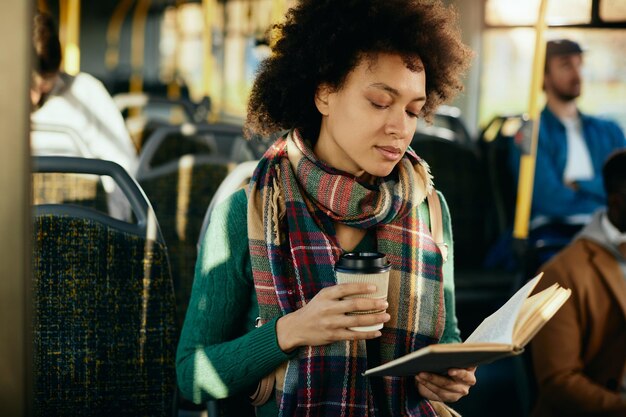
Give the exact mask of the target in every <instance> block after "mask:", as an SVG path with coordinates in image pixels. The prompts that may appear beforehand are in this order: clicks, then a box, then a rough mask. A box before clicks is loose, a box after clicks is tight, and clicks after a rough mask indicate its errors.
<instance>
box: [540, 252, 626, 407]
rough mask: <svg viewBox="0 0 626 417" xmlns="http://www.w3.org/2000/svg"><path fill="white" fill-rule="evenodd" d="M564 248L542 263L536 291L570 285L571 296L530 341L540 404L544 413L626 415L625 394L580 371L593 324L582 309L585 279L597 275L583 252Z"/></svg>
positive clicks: (587, 291)
mask: <svg viewBox="0 0 626 417" xmlns="http://www.w3.org/2000/svg"><path fill="white" fill-rule="evenodd" d="M568 249H569V250H568V251H566V252H565V253H562V254H561V255H562V256H558V257H557V258H556V259H555V260H554V261H553V262H551V263H549V264H548V265H547V266H546V267H545V269H544V276H543V278H542V279H541V281H540V283H539V285H538V288H537V290H536V291H538V290H541V289H543V288H546V287H548V286H550V285H552V284H553V283H555V282H558V283H559V284H560V285H561V286H563V287H565V288H571V289H572V296H571V297H570V299H569V300H568V301H567V302H566V303H565V304H564V305H563V307H562V308H561V309H560V310H559V312H558V313H557V314H556V315H555V316H554V317H553V318H552V320H550V321H549V322H548V323H547V324H546V325H545V327H544V328H543V329H542V330H541V331H540V332H539V333H538V334H537V336H535V338H534V339H533V341H532V343H531V349H532V356H533V366H534V371H535V377H536V379H537V383H538V386H539V404H540V405H539V406H540V407H545V408H546V409H545V410H543V411H544V412H545V411H547V409H550V411H549V412H547V413H545V415H550V414H553V415H555V416H556V415H565V414H578V413H579V414H594V413H598V412H604V414H603V415H609V414H607V412H609V411H614V412H616V414H615V415H616V416H617V415H624V411H625V410H626V403H625V401H624V399H623V398H621V397H620V395H619V394H618V393H616V392H614V391H610V390H608V389H606V388H605V387H603V386H601V385H599V384H597V383H595V382H594V381H592V380H591V379H589V378H588V377H587V376H586V375H585V374H584V373H583V369H584V363H583V349H584V347H583V340H584V338H585V329H588V327H587V326H590V325H593V323H590V317H589V314H588V312H587V311H585V309H586V307H585V305H586V304H585V297H587V296H589V288H588V287H589V282H593V281H594V280H593V279H589V278H590V277H589V275H588V274H591V275H596V272H595V271H593V269H591V268H590V267H589V266H588V265H584V256H585V254H584V251H580V250H578V251H576V250H571V249H573V248H571V247H570V248H568ZM581 257H582V258H583V259H581ZM584 274H587V276H586V277H585V278H586V279H580V278H581V276H580V275H583V277H584ZM577 278H578V279H577ZM592 278H593V277H592ZM596 284H597V281H596ZM618 410H621V411H618ZM541 415H544V414H543V413H541Z"/></svg>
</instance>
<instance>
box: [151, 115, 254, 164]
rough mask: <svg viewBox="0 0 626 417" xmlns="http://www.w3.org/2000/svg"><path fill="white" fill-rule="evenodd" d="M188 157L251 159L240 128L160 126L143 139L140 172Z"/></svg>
mask: <svg viewBox="0 0 626 417" xmlns="http://www.w3.org/2000/svg"><path fill="white" fill-rule="evenodd" d="M187 154H193V155H197V154H211V155H219V156H221V157H224V158H228V159H229V160H232V161H233V162H243V161H246V160H250V159H254V155H255V154H254V152H253V150H252V149H251V147H250V146H249V145H248V142H247V141H246V140H245V139H244V137H243V130H242V128H241V126H237V125H231V124H226V123H219V124H208V123H201V124H191V123H186V124H182V125H179V126H171V125H169V126H161V127H158V128H156V130H155V131H154V132H153V133H152V134H151V135H150V136H149V137H148V138H147V139H146V141H145V143H144V145H143V149H142V151H141V154H140V156H139V171H141V170H142V169H150V166H156V165H160V164H163V163H165V162H168V161H171V160H175V159H177V158H180V157H181V156H183V155H187Z"/></svg>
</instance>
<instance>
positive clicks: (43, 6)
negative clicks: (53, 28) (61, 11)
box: [37, 0, 50, 14]
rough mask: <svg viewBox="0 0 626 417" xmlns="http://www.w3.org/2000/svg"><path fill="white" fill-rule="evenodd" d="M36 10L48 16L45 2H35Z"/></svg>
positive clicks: (48, 12) (38, 0)
mask: <svg viewBox="0 0 626 417" xmlns="http://www.w3.org/2000/svg"><path fill="white" fill-rule="evenodd" d="M37 10H38V11H40V12H41V13H46V14H50V7H49V6H48V2H47V1H46V0H37Z"/></svg>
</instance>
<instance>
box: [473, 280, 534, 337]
mask: <svg viewBox="0 0 626 417" xmlns="http://www.w3.org/2000/svg"><path fill="white" fill-rule="evenodd" d="M541 275H542V274H539V275H537V276H536V277H535V278H533V279H531V280H530V281H528V282H527V283H526V285H524V286H523V287H522V288H520V289H519V290H518V291H517V292H516V293H515V294H514V295H513V297H511V298H510V299H509V301H507V302H506V303H505V304H504V305H503V306H502V307H500V308H499V309H498V311H496V312H495V313H493V314H492V315H490V316H489V317H487V318H486V319H485V320H483V322H482V323H480V325H479V326H478V327H477V328H476V330H474V332H473V333H472V334H471V335H470V336H469V337H468V338H467V339H466V340H465V343H481V342H491V343H506V344H513V329H514V328H515V322H516V320H517V317H518V315H519V313H520V310H521V309H522V307H523V305H524V301H526V299H527V298H528V295H529V294H530V293H531V292H532V290H533V288H535V285H537V283H538V282H539V279H540V278H541Z"/></svg>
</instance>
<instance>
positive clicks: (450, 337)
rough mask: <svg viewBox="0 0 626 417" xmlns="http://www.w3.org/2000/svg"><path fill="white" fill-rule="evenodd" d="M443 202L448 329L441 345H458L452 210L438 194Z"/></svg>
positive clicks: (444, 275) (444, 272)
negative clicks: (446, 252)
mask: <svg viewBox="0 0 626 417" xmlns="http://www.w3.org/2000/svg"><path fill="white" fill-rule="evenodd" d="M437 194H438V195H439V200H440V201H441V213H442V217H443V226H444V229H443V239H444V241H445V242H446V244H447V245H448V260H447V261H446V262H445V263H444V264H443V291H444V301H445V307H446V327H445V329H444V331H443V336H442V337H441V343H456V342H460V341H461V331H460V330H459V326H458V321H457V318H456V302H455V299H454V241H453V239H452V223H451V220H450V210H449V209H448V204H447V203H446V199H445V198H444V197H443V194H441V193H440V192H437Z"/></svg>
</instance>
